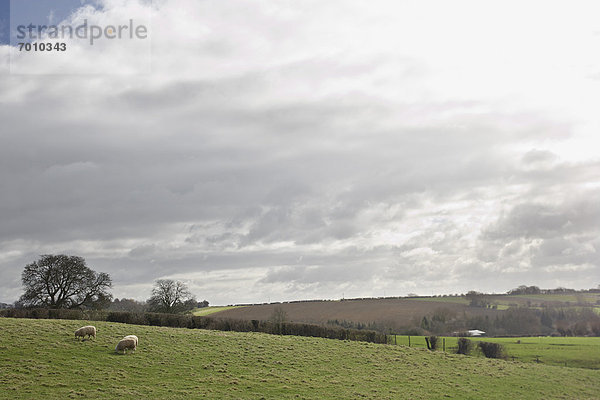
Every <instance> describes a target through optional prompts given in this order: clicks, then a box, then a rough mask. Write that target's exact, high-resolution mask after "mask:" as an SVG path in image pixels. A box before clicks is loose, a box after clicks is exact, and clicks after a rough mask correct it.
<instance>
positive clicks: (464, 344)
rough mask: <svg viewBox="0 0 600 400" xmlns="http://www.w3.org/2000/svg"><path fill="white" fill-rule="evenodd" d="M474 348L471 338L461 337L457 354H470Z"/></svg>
mask: <svg viewBox="0 0 600 400" xmlns="http://www.w3.org/2000/svg"><path fill="white" fill-rule="evenodd" d="M471 350H473V342H471V341H470V340H469V339H467V338H464V337H461V338H459V339H458V349H457V350H456V354H465V355H466V354H469V353H471Z"/></svg>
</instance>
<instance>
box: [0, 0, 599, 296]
mask: <svg viewBox="0 0 600 400" xmlns="http://www.w3.org/2000/svg"><path fill="white" fill-rule="evenodd" d="M99 3H100V5H101V6H102V7H96V8H94V7H90V6H89V5H88V6H87V8H82V9H79V10H73V11H74V12H75V14H74V15H73V16H71V17H67V18H71V20H70V21H71V22H72V21H74V20H75V19H79V20H81V19H82V18H89V20H90V21H104V22H105V23H106V21H112V20H113V19H115V18H117V17H118V18H121V19H123V18H124V19H127V20H128V19H130V18H132V19H134V20H135V19H136V18H146V17H147V15H148V14H150V13H151V15H152V23H151V26H150V32H149V33H150V37H149V39H148V41H147V42H145V44H147V45H151V69H149V70H148V71H144V72H150V73H138V71H137V70H136V68H133V67H132V66H134V67H139V60H140V59H141V58H140V54H142V53H143V51H144V50H143V49H142V50H140V49H139V48H138V47H139V46H140V43H133V44H131V43H128V44H126V43H120V44H117V45H113V46H111V47H109V48H103V51H104V53H103V56H102V57H101V58H99V57H98V54H99V53H98V52H99V51H100V50H99V49H100V48H102V47H101V46H100V47H98V46H86V45H84V44H77V43H75V44H73V45H72V47H71V51H67V52H66V53H65V54H62V55H61V57H63V60H62V62H63V64H60V63H57V62H55V61H54V60H55V58H53V57H52V55H47V54H46V56H47V57H45V58H43V59H41V61H40V59H39V58H38V60H37V61H35V60H33V61H31V60H30V61H28V62H34V63H35V62H39V63H40V64H35V66H36V71H38V74H35V73H34V74H31V73H30V74H23V75H19V74H9V70H10V68H9V65H8V56H9V52H12V56H13V62H14V63H17V64H15V65H19V64H18V63H19V62H21V61H20V60H22V57H25V56H23V55H21V54H19V53H18V52H17V51H16V50H15V49H14V48H12V49H11V48H10V47H9V46H7V45H4V46H1V47H0V56H1V58H0V59H1V60H2V64H1V66H0V120H1V125H0V301H3V302H12V301H14V300H16V299H17V298H18V297H19V295H20V294H21V291H22V289H21V282H20V276H21V272H22V270H23V267H24V266H25V265H26V264H28V263H30V262H33V261H35V260H36V259H37V258H38V257H39V255H41V254H58V253H65V254H72V255H79V256H82V257H84V258H85V259H86V260H87V262H88V264H89V266H90V267H91V268H93V269H95V270H97V271H103V272H107V273H109V274H110V275H111V277H112V278H113V281H114V287H113V294H114V295H115V296H116V297H119V298H121V297H133V298H136V299H140V300H143V299H146V298H148V297H149V294H150V289H151V286H152V282H153V281H154V280H155V279H158V278H174V279H180V280H183V281H185V282H186V283H188V285H189V286H190V288H191V289H192V291H193V292H194V293H195V294H196V296H197V297H198V298H199V299H207V300H208V301H209V302H210V303H211V304H230V303H243V302H264V301H269V300H270V301H283V300H295V299H314V298H331V299H338V298H341V297H342V296H345V297H346V298H349V297H362V296H384V295H385V296H397V295H406V294H408V293H418V294H422V295H431V294H442V293H461V292H466V291H468V290H471V289H474V290H481V291H495V292H504V291H506V290H508V289H511V288H513V287H516V286H518V285H520V284H527V285H538V286H540V287H557V286H566V287H573V288H592V287H597V286H598V285H599V284H600V152H599V151H598V149H599V148H600V112H599V107H600V19H599V18H598V15H600V5H599V4H598V3H597V1H595V0H594V1H577V2H564V1H561V2H553V1H547V0H546V1H527V2H523V1H502V2H483V1H481V0H473V1H463V0H453V1H446V0H440V1H421V0H420V1H416V0H415V1H398V0H390V1H380V0H369V1H366V0H365V1H361V0H327V1H323V0H293V1H292V0H289V1H287V0H263V1H259V0H258V1H257V0H254V1H238V0H210V1H197V0H160V1H154V4H153V5H150V4H148V3H147V2H143V1H137V0H135V1H127V2H125V1H123V0H103V1H100V2H99ZM55 14H56V13H55ZM55 14H53V15H55ZM58 14H65V13H64V10H61V11H60V13H58ZM65 15H68V13H67V14H65ZM54 18H55V17H54ZM1 21H2V19H1V18H0V22H1ZM135 46H138V47H135ZM142 47H143V46H142ZM64 57H66V58H67V59H68V64H69V66H70V67H76V68H77V69H79V70H81V71H94V72H98V69H101V70H102V72H103V73H102V74H92V75H90V74H67V73H65V72H64V71H65V70H63V69H61V68H62V67H61V65H63V66H64V65H65V64H64ZM23 60H24V59H23ZM23 62H25V61H23ZM136 62H138V64H136ZM30 66H31V65H30ZM13 72H14V70H13Z"/></svg>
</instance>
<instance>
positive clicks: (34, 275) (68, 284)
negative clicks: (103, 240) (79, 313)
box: [18, 254, 112, 309]
mask: <svg viewBox="0 0 600 400" xmlns="http://www.w3.org/2000/svg"><path fill="white" fill-rule="evenodd" d="M21 280H22V282H23V286H24V288H25V293H24V294H23V295H22V296H21V298H20V299H19V301H18V304H19V305H21V306H23V307H47V308H96V309H99V308H104V307H106V306H107V305H108V304H109V303H110V301H111V299H112V295H111V294H110V293H109V292H108V289H109V288H110V287H111V286H112V281H111V279H110V276H109V275H108V274H106V273H103V272H100V273H98V272H95V271H93V270H91V269H90V268H88V267H87V266H86V264H85V260H84V259H83V258H82V257H77V256H67V255H64V254H60V255H43V256H41V258H40V259H39V260H38V261H36V262H33V263H31V264H29V265H27V266H26V267H25V269H24V270H23V273H22V275H21Z"/></svg>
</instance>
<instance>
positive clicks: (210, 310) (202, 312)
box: [192, 306, 243, 317]
mask: <svg viewBox="0 0 600 400" xmlns="http://www.w3.org/2000/svg"><path fill="white" fill-rule="evenodd" d="M236 308H243V306H214V307H204V308H196V309H195V310H192V314H194V315H196V316H199V317H202V316H204V317H205V316H207V315H212V314H216V313H219V312H222V311H227V310H233V309H236Z"/></svg>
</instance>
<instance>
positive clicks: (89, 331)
mask: <svg viewBox="0 0 600 400" xmlns="http://www.w3.org/2000/svg"><path fill="white" fill-rule="evenodd" d="M80 336H81V337H82V338H83V339H84V340H85V337H86V336H87V337H88V338H91V337H92V336H93V337H94V339H96V327H95V326H91V325H88V326H84V327H82V328H79V329H77V330H76V331H75V338H76V339H77V338H79V337H80Z"/></svg>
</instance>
